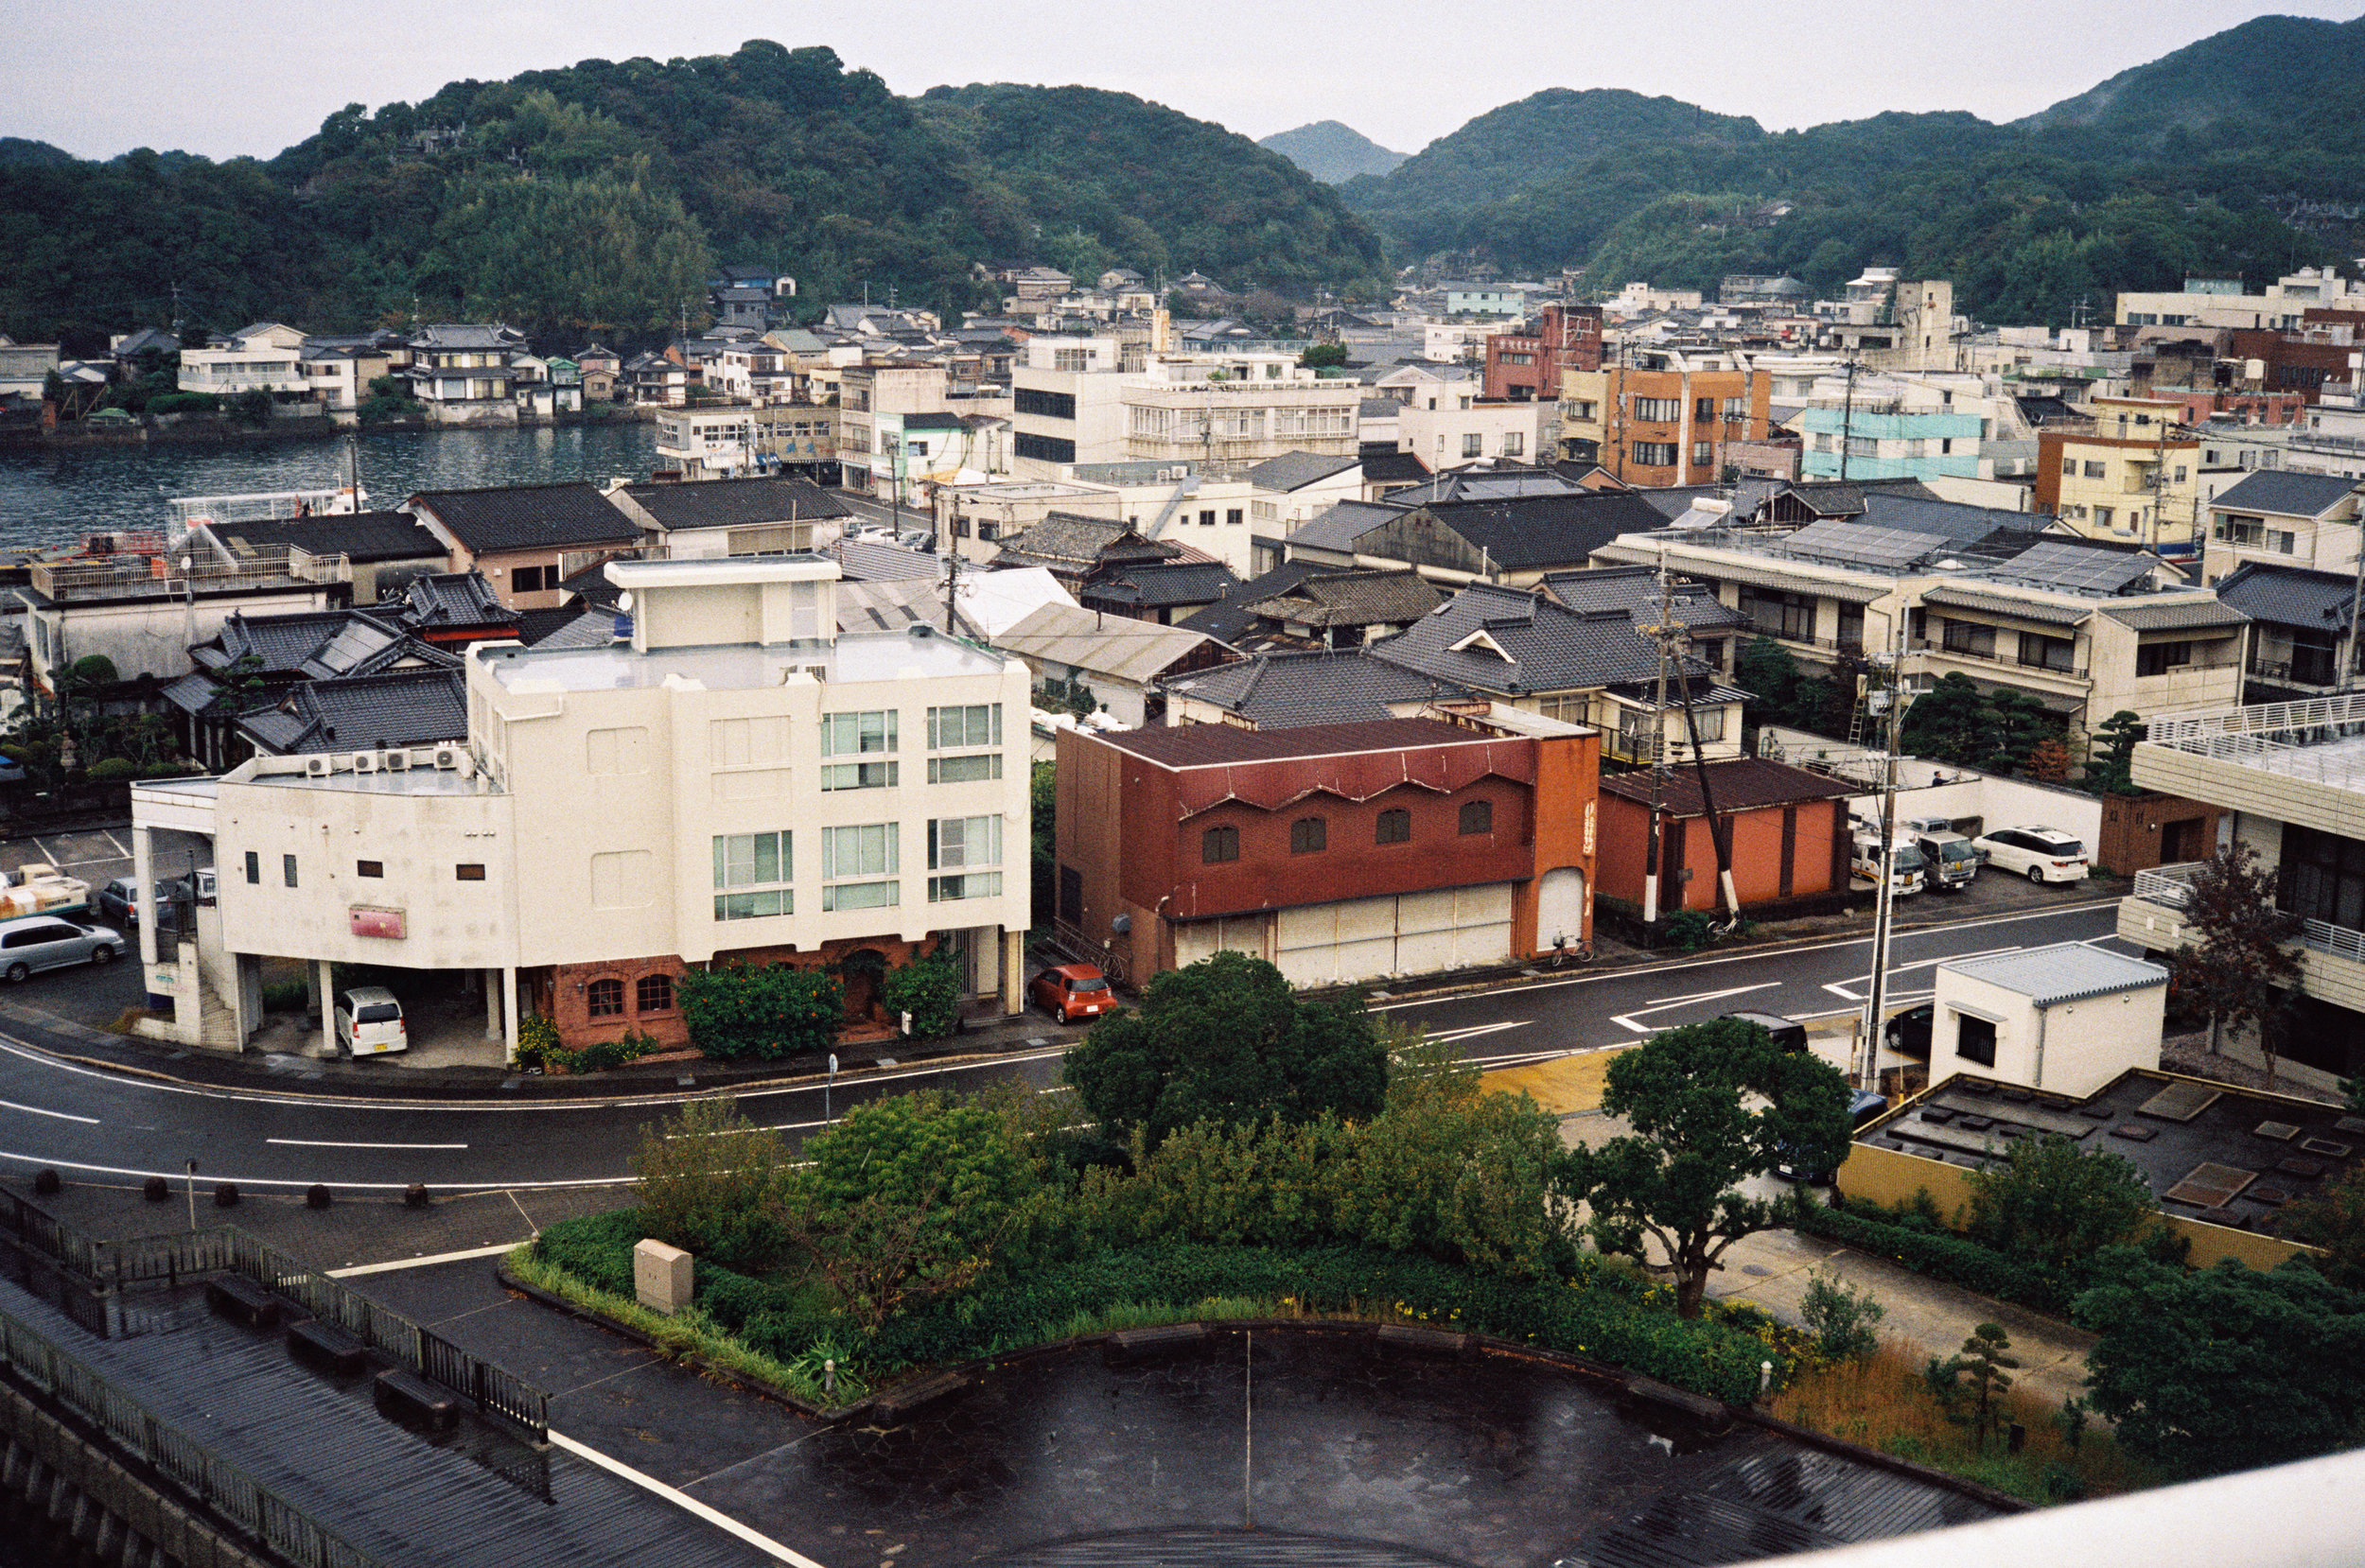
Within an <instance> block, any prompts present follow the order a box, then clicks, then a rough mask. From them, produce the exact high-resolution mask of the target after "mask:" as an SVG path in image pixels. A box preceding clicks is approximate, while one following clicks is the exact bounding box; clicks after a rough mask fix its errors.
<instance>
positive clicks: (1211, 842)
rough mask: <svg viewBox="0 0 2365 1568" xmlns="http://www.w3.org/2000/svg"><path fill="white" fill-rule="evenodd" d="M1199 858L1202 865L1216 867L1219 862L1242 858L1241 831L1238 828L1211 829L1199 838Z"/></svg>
mask: <svg viewBox="0 0 2365 1568" xmlns="http://www.w3.org/2000/svg"><path fill="white" fill-rule="evenodd" d="M1199 858H1200V862H1201V863H1202V864H1206V865H1214V864H1215V863H1216V862H1218V861H1236V860H1238V859H1239V858H1240V830H1239V829H1238V828H1208V829H1207V831H1205V832H1204V833H1201V834H1200V836H1199Z"/></svg>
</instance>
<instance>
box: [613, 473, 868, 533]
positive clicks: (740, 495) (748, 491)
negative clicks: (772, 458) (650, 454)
mask: <svg viewBox="0 0 2365 1568" xmlns="http://www.w3.org/2000/svg"><path fill="white" fill-rule="evenodd" d="M624 494H625V495H626V496H629V497H632V500H633V503H634V504H635V505H637V506H639V508H640V509H641V510H642V511H643V512H646V513H647V514H649V515H650V516H652V517H654V518H656V519H657V526H658V527H659V528H666V529H674V528H738V527H747V526H752V525H755V524H760V523H785V522H802V521H805V520H807V519H809V518H818V517H843V516H846V515H847V507H846V503H845V502H843V501H841V500H839V499H838V498H837V497H834V496H832V495H831V494H830V493H829V492H828V491H826V490H824V489H822V488H821V487H820V486H819V485H816V484H814V483H811V482H810V481H808V480H805V479H772V478H763V479H704V480H700V481H699V482H698V483H695V484H635V485H627V486H625V488H624Z"/></svg>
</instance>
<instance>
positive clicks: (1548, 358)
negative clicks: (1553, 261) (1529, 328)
mask: <svg viewBox="0 0 2365 1568" xmlns="http://www.w3.org/2000/svg"><path fill="white" fill-rule="evenodd" d="M1601 368H1602V311H1601V307H1600V306H1599V305H1546V306H1545V307H1544V309H1543V311H1542V313H1541V319H1540V320H1539V321H1538V322H1537V323H1536V329H1535V330H1534V331H1533V332H1498V333H1497V334H1495V335H1494V336H1493V337H1491V338H1489V339H1487V340H1486V369H1485V373H1484V375H1485V387H1484V391H1483V393H1482V395H1484V396H1485V397H1488V398H1491V399H1497V400H1509V401H1512V402H1517V403H1539V402H1545V403H1548V402H1550V401H1552V400H1553V399H1555V398H1557V397H1559V396H1560V373H1561V372H1562V371H1565V370H1588V371H1589V370H1600V369H1601Z"/></svg>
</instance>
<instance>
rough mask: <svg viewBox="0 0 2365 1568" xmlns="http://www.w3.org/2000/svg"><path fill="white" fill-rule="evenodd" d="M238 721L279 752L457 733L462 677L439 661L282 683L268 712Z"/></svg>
mask: <svg viewBox="0 0 2365 1568" xmlns="http://www.w3.org/2000/svg"><path fill="white" fill-rule="evenodd" d="M238 728H239V730H240V731H241V732H243V733H244V734H245V735H246V736H247V738H248V739H249V740H252V741H253V742H254V744H255V745H256V746H257V747H258V748H260V749H262V750H266V751H275V752H278V753H280V754H282V755H286V754H289V753H291V752H297V751H335V750H340V749H342V750H348V751H354V750H362V749H378V748H387V747H396V746H424V745H432V744H434V743H435V742H437V741H441V740H465V739H466V738H467V734H468V703H467V691H466V682H465V680H464V677H463V676H462V675H461V673H460V671H457V670H445V669H437V670H399V671H388V672H386V673H383V674H377V675H361V676H356V677H353V678H351V679H346V680H333V681H314V682H312V683H311V684H309V685H307V686H300V687H297V688H294V689H293V690H291V691H289V693H288V695H287V697H286V699H285V700H284V701H283V702H282V703H281V704H280V706H278V707H277V708H275V709H273V710H272V711H271V712H270V713H267V714H250V715H248V716H246V717H245V718H242V719H240V720H239V721H238Z"/></svg>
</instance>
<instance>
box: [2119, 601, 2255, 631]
mask: <svg viewBox="0 0 2365 1568" xmlns="http://www.w3.org/2000/svg"><path fill="white" fill-rule="evenodd" d="M2101 609H2102V613H2103V614H2104V615H2106V616H2109V617H2110V618H2111V619H2112V620H2115V621H2117V622H2118V623H2119V624H2120V625H2122V626H2126V627H2129V628H2131V629H2133V630H2135V631H2138V632H2188V631H2189V632H2198V631H2203V630H2206V629H2208V628H2211V627H2219V626H2240V625H2244V624H2246V623H2247V622H2248V621H2249V620H2250V617H2248V616H2246V615H2244V614H2243V613H2242V612H2241V611H2239V610H2237V609H2235V608H2234V606H2233V605H2231V604H2226V603H2221V602H2219V601H2216V600H2214V599H2186V600H2177V601H2168V602H2166V603H2161V602H2158V601H2143V600H2136V601H2132V602H2129V601H2127V600H2123V599H2122V600H2112V601H2109V602H2107V603H2105V604H2103V605H2102V606H2101Z"/></svg>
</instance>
